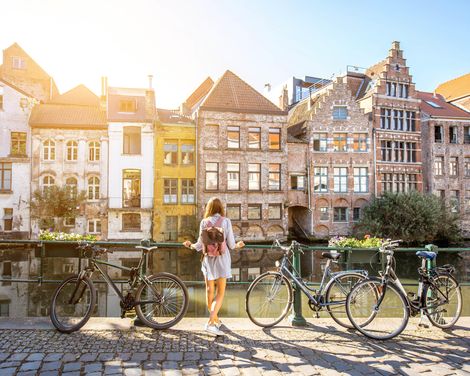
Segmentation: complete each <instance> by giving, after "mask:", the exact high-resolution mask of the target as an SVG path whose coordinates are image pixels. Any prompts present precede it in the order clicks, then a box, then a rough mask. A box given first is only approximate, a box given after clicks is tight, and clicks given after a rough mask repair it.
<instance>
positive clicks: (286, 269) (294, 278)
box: [279, 254, 367, 307]
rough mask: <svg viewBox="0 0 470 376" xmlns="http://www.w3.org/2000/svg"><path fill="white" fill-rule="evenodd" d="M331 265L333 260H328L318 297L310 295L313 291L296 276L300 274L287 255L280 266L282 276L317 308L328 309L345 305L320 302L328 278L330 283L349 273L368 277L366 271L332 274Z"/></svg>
mask: <svg viewBox="0 0 470 376" xmlns="http://www.w3.org/2000/svg"><path fill="white" fill-rule="evenodd" d="M330 265H331V260H327V262H326V266H325V271H324V272H323V276H322V279H321V282H320V288H319V289H318V291H317V294H316V296H314V295H312V294H311V293H310V291H311V290H310V289H309V288H308V287H307V286H306V284H305V282H304V281H303V280H302V278H300V277H297V276H296V275H295V274H299V273H298V272H297V270H296V269H295V268H294V266H293V265H292V263H291V262H290V261H289V258H288V257H287V254H285V255H284V257H283V259H282V261H281V264H280V266H279V272H280V273H281V274H282V275H287V276H288V277H289V278H290V279H291V280H292V281H293V283H294V285H295V286H297V287H298V288H300V290H301V291H302V292H303V293H304V294H305V295H306V296H307V297H308V298H309V300H310V301H311V302H312V303H313V304H314V305H315V306H318V307H326V306H331V305H342V304H344V303H343V302H341V301H338V302H332V303H325V302H322V301H321V300H320V297H321V296H322V293H323V289H324V286H325V285H326V283H325V282H326V279H327V277H328V278H329V281H331V280H332V279H333V278H336V277H337V276H339V275H343V274H348V273H359V274H363V275H364V276H365V277H367V272H365V271H364V270H348V271H341V272H334V273H332V272H331V267H330ZM289 266H290V267H292V269H293V270H294V272H295V274H294V273H292V272H291V271H290V270H289ZM345 294H347V292H346V291H345Z"/></svg>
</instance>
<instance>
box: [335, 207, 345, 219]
mask: <svg viewBox="0 0 470 376" xmlns="http://www.w3.org/2000/svg"><path fill="white" fill-rule="evenodd" d="M347 221H348V208H333V222H347Z"/></svg>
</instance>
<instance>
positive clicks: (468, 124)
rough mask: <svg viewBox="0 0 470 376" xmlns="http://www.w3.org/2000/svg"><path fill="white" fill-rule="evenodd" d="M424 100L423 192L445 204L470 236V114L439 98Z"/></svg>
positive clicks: (430, 96)
mask: <svg viewBox="0 0 470 376" xmlns="http://www.w3.org/2000/svg"><path fill="white" fill-rule="evenodd" d="M418 97H419V98H420V99H421V124H422V142H423V171H424V181H425V185H424V190H425V192H429V193H433V194H436V195H438V196H439V197H441V198H443V199H444V200H446V201H447V202H448V203H449V204H450V207H451V210H452V211H453V212H456V213H459V214H460V217H461V228H462V232H463V235H464V236H466V237H469V236H470V113H469V112H467V111H464V110H462V109H461V108H459V107H457V106H454V105H452V104H450V103H447V102H446V101H445V100H444V97H443V96H442V95H440V94H433V93H425V92H418Z"/></svg>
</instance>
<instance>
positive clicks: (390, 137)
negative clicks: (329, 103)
mask: <svg viewBox="0 0 470 376" xmlns="http://www.w3.org/2000/svg"><path fill="white" fill-rule="evenodd" d="M347 75H348V83H349V85H350V88H351V92H352V93H356V94H355V95H356V98H357V101H358V103H359V105H360V106H361V108H363V109H364V112H365V113H366V114H368V115H369V117H370V119H371V120H372V124H373V127H374V131H373V137H372V148H373V149H374V150H375V151H376V152H375V157H374V164H375V166H376V169H375V170H376V176H377V179H376V192H377V194H378V195H380V194H381V193H382V192H385V191H392V192H407V191H409V190H412V189H415V190H418V191H422V190H423V187H422V185H423V184H422V166H421V126H420V115H419V103H420V99H419V98H418V97H417V93H416V90H415V85H414V83H413V81H412V76H411V75H410V71H409V67H408V66H407V65H406V60H405V58H404V57H403V51H402V50H401V49H400V43H399V42H393V43H392V48H391V49H390V51H389V54H388V56H387V57H386V58H385V59H384V60H382V61H381V62H379V63H377V64H375V65H374V66H372V67H370V68H368V69H366V70H365V72H364V73H358V72H355V71H354V72H348V74H347Z"/></svg>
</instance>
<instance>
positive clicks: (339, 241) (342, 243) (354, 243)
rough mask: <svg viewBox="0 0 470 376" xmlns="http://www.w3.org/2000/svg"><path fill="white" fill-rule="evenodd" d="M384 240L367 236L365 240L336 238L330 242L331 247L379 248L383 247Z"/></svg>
mask: <svg viewBox="0 0 470 376" xmlns="http://www.w3.org/2000/svg"><path fill="white" fill-rule="evenodd" d="M382 243H383V239H382V238H376V237H371V236H370V235H365V236H364V239H357V238H354V237H345V236H335V237H333V238H331V239H330V240H329V242H328V246H329V247H344V248H378V247H380V246H381V245H382Z"/></svg>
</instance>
